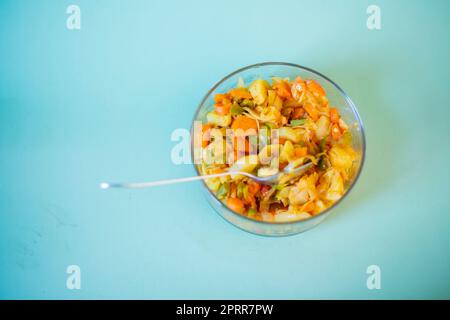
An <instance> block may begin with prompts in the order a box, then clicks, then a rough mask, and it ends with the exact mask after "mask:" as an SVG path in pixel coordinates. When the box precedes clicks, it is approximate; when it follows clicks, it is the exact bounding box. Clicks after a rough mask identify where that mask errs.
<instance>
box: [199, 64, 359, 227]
mask: <svg viewBox="0 0 450 320" xmlns="http://www.w3.org/2000/svg"><path fill="white" fill-rule="evenodd" d="M265 66H288V67H294V68H298V69H301V70H305V71H308V72H311V73H313V74H315V75H316V76H318V77H320V78H322V79H324V80H325V81H328V82H329V83H330V84H331V85H333V86H334V87H335V88H336V89H337V90H338V91H339V93H340V94H341V95H342V96H343V97H344V99H345V101H346V102H347V104H348V105H349V106H350V108H351V109H352V111H353V113H354V114H355V116H356V119H357V121H358V126H359V128H360V132H361V143H362V155H361V164H360V166H359V168H358V172H357V173H356V176H355V179H354V180H353V183H352V184H351V185H350V186H349V187H348V189H347V191H346V192H345V193H344V195H343V196H342V197H341V198H340V199H339V200H337V201H336V202H335V203H333V205H331V206H330V207H328V208H327V209H325V210H324V211H322V212H321V213H319V214H316V215H314V216H311V217H309V218H307V219H299V220H293V221H275V222H270V221H263V220H256V219H253V218H249V217H247V216H245V215H242V214H239V213H237V212H234V211H233V210H231V209H229V208H228V207H227V206H226V205H225V204H223V203H222V201H220V199H218V198H217V197H216V195H215V194H214V192H212V191H211V190H210V189H209V188H208V186H207V185H206V182H205V181H204V180H202V184H203V187H204V188H206V190H207V191H208V192H209V194H210V195H212V196H213V198H214V200H216V201H217V202H218V203H220V205H221V206H222V207H224V208H225V210H228V211H229V212H231V213H232V214H234V215H236V216H237V217H239V218H241V219H244V220H248V221H251V222H253V223H256V224H262V225H293V224H301V223H305V222H307V221H312V220H315V219H317V218H319V217H321V216H322V215H325V214H327V213H329V212H330V211H331V210H332V209H334V208H336V207H337V206H338V205H339V204H340V203H341V202H342V201H343V200H344V199H345V198H346V197H347V195H348V194H349V193H350V192H351V191H352V189H353V187H354V186H355V184H356V183H357V182H358V180H359V177H360V175H361V172H362V169H363V167H364V162H365V158H366V136H365V130H364V125H363V122H362V119H361V116H360V115H359V112H358V109H357V108H356V105H355V103H354V102H353V100H352V99H351V98H350V97H349V96H348V95H347V93H346V92H345V91H344V90H343V89H342V88H341V87H340V86H339V85H338V84H336V83H335V82H334V81H333V80H331V79H330V78H328V77H327V76H325V75H323V74H322V73H320V72H318V71H316V70H314V69H311V68H308V67H305V66H302V65H299V64H295V63H290V62H278V61H268V62H261V63H256V64H251V65H248V66H245V67H242V68H239V69H237V70H235V71H233V72H231V73H230V74H228V75H226V76H225V77H223V78H222V79H220V80H219V81H218V82H216V84H214V86H213V87H212V88H211V89H209V90H208V92H207V93H206V95H205V96H204V97H203V99H202V100H201V102H200V104H199V105H198V107H197V109H196V111H195V113H194V117H193V119H192V121H191V160H192V164H193V166H194V168H195V171H196V172H197V175H201V173H200V172H199V170H198V168H197V165H196V164H195V161H194V143H193V141H194V136H193V134H194V122H195V121H196V119H197V117H198V115H199V113H200V110H201V108H202V106H203V105H204V103H205V102H206V100H207V99H208V97H209V96H210V95H211V94H212V93H213V92H214V90H216V89H217V87H219V86H220V85H221V84H222V83H223V82H225V81H226V80H228V79H230V78H231V77H233V76H235V75H237V74H239V73H241V72H243V71H246V70H249V69H253V68H259V67H265Z"/></svg>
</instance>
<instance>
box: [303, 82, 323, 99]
mask: <svg viewBox="0 0 450 320" xmlns="http://www.w3.org/2000/svg"><path fill="white" fill-rule="evenodd" d="M306 88H308V90H309V91H311V92H312V93H316V94H318V95H319V96H325V95H326V92H325V90H324V89H323V88H322V86H321V85H320V84H319V83H318V82H317V81H316V80H308V81H306Z"/></svg>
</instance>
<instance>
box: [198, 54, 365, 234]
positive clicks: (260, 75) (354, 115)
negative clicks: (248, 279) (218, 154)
mask: <svg viewBox="0 0 450 320" xmlns="http://www.w3.org/2000/svg"><path fill="white" fill-rule="evenodd" d="M297 76H300V77H302V78H303V79H307V80H309V79H314V80H316V81H318V82H319V83H320V84H321V85H322V87H323V88H324V89H325V91H326V92H327V97H328V99H329V101H330V105H331V106H333V107H336V108H337V109H338V110H339V113H340V114H341V117H342V119H343V120H344V121H345V122H346V123H347V124H348V125H349V130H350V131H351V133H352V136H353V142H352V143H353V148H354V150H355V151H356V152H357V153H358V155H359V158H358V161H357V163H355V168H354V170H353V172H354V174H353V176H352V177H350V179H349V181H348V182H347V183H346V185H345V189H346V192H345V194H344V196H343V197H341V198H340V199H339V200H338V201H336V202H335V203H334V204H333V205H332V206H331V207H329V208H328V209H326V210H324V211H323V212H321V213H319V214H317V215H315V216H312V217H310V218H308V219H304V220H297V221H289V222H265V221H259V220H255V219H252V218H248V217H246V216H243V215H240V214H238V213H236V212H234V211H232V210H230V209H228V207H227V206H226V205H225V204H223V203H222V202H221V201H220V200H219V199H217V198H216V196H215V195H214V193H213V192H212V191H211V190H209V188H208V187H207V186H206V184H205V183H204V182H203V189H204V192H205V195H206V199H207V200H208V202H209V204H210V205H211V206H212V207H213V208H214V210H215V211H217V213H219V214H220V215H221V216H222V217H223V218H224V219H225V220H227V221H228V222H230V223H231V224H233V225H234V226H236V227H238V228H240V229H243V230H245V231H248V232H251V233H254V234H258V235H264V236H286V235H293V234H297V233H300V232H303V231H306V230H308V229H311V228H312V227H314V226H316V225H318V224H319V223H321V222H322V221H323V220H324V219H325V218H326V217H328V215H329V214H330V213H331V211H332V210H333V208H335V207H336V206H337V205H338V204H339V203H340V202H341V201H343V199H344V198H345V197H346V195H347V194H348V193H349V192H350V191H351V189H352V187H353V186H354V185H355V183H356V181H357V180H358V177H359V175H360V172H361V170H362V167H363V163H364V158H365V137H364V128H363V124H362V121H361V118H360V116H359V114H358V111H357V110H356V106H355V104H354V103H353V101H352V100H351V99H350V98H349V97H348V96H347V94H346V93H345V92H344V91H343V90H342V89H341V88H340V87H339V86H338V85H337V84H335V83H334V82H333V81H331V80H330V79H328V78H327V77H326V76H324V75H322V74H320V73H319V72H317V71H314V70H312V69H309V68H306V67H302V66H300V65H296V64H293V63H284V62H265V63H259V64H255V65H251V66H248V67H245V68H241V69H239V70H236V71H234V72H232V73H231V74H229V75H227V76H226V77H225V78H223V79H222V80H220V81H219V82H218V83H217V84H215V85H214V86H213V87H212V88H211V90H209V91H208V93H207V94H206V96H205V97H204V98H203V100H202V101H201V103H200V105H199V107H198V109H197V111H196V112H195V115H194V119H193V121H203V122H205V119H206V114H207V113H208V112H210V111H211V110H212V109H213V108H214V95H215V94H216V93H224V92H226V91H229V90H230V89H232V88H234V87H235V86H236V85H237V82H238V79H239V78H242V79H243V80H244V82H245V85H246V86H248V85H249V84H250V83H251V82H252V81H253V80H255V79H265V80H270V79H271V77H282V78H285V77H289V78H290V79H291V80H292V79H295V77H297ZM193 130H194V126H192V128H191V137H192V138H191V139H192V140H191V149H192V153H191V154H192V157H193V155H194V152H193V151H194V150H193V147H194V140H193ZM194 166H195V169H196V171H197V174H200V169H199V167H198V166H197V165H194Z"/></svg>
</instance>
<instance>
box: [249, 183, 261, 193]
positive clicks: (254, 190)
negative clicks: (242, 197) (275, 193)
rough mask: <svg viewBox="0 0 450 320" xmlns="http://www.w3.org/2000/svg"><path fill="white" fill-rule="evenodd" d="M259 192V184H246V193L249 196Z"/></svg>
mask: <svg viewBox="0 0 450 320" xmlns="http://www.w3.org/2000/svg"><path fill="white" fill-rule="evenodd" d="M259 190H261V185H260V184H259V183H256V182H252V183H249V184H248V192H250V193H251V194H256V193H258V191H259Z"/></svg>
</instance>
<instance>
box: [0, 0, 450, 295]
mask: <svg viewBox="0 0 450 320" xmlns="http://www.w3.org/2000/svg"><path fill="white" fill-rule="evenodd" d="M72 3H74V4H76V5H78V6H79V7H80V9H81V30H68V29H67V28H66V19H67V17H68V14H66V8H67V6H68V5H70V4H72ZM370 4H376V5H378V6H379V7H380V8H381V23H382V28H381V30H372V31H371V30H368V28H367V27H366V19H367V17H368V14H367V13H366V9H367V7H368V5H370ZM449 21H450V2H449V1H381V0H380V1H378V0H377V1H376V2H372V1H356V0H355V1H298V0H295V1H294V0H292V1H279V2H274V1H262V0H259V1H245V2H244V1H222V2H217V3H213V2H212V1H202V2H200V1H195V2H189V3H188V2H187V1H159V2H153V1H116V0H114V1H112V0H108V1H106V0H103V1H87V0H74V1H70V2H69V1H13V0H10V1H5V0H2V1H1V2H0V298H6V299H12V298H38V299H47V298H58V299H81V298H193V299H197V298H256V299H259V298H275V299H277V298H280V299H281V298H286V299H303V298H344V299H347V298H364V299H366V298H367V299H380V298H395V299H396V298H450V255H449V246H450V196H449V179H450V172H449V168H448V165H449V163H450V150H449V145H450V144H449V142H450V141H449V137H450V130H449V119H450V105H449V102H450V90H449V81H450V63H449V57H450V42H449V29H450V28H449V27H450V22H449ZM263 61H286V62H293V63H297V64H301V65H304V66H308V67H311V68H313V69H315V70H318V71H319V72H321V73H323V74H325V75H327V76H329V77H330V78H331V79H333V80H334V81H336V82H337V83H338V84H339V85H340V86H342V88H343V89H344V90H345V91H346V92H347V93H348V94H349V95H350V96H351V97H352V99H353V100H354V101H355V103H356V105H357V106H358V108H359V111H360V113H361V116H362V119H363V121H364V124H365V129H366V135H367V136H366V138H367V159H366V164H365V167H364V171H363V173H362V176H361V177H360V180H359V182H358V184H357V185H356V187H355V188H354V190H353V191H352V193H351V194H350V195H349V196H348V197H347V198H346V199H345V201H344V202H343V203H342V205H340V206H339V207H338V208H336V210H335V212H334V213H333V215H332V216H331V217H330V218H329V219H328V220H326V221H325V222H324V223H323V224H321V225H320V226H318V227H317V228H315V229H312V230H310V231H307V232H306V233H303V234H300V235H297V236H292V237H286V238H275V239H274V238H264V237H259V236H255V235H251V234H248V233H245V232H243V231H240V230H239V229H237V228H235V227H233V226H231V225H230V224H228V223H227V222H225V221H224V220H223V219H221V218H220V217H219V216H218V215H217V214H216V213H215V212H213V211H212V210H211V209H210V207H209V206H208V204H207V203H206V201H205V200H204V198H203V194H202V192H201V185H200V184H199V183H198V184H197V183H193V184H180V185H173V186H164V187H160V188H154V189H148V190H137V191H129V190H109V191H105V190H100V189H99V188H98V183H99V182H101V181H105V180H106V181H109V180H112V181H115V180H123V181H135V180H138V181H142V180H144V181H146V180H155V179H164V178H175V177H181V176H190V175H193V174H194V170H193V168H192V166H189V165H174V164H172V162H171V158H170V151H171V149H172V147H173V146H174V144H175V143H174V142H173V141H171V139H170V135H171V133H172V131H173V130H174V129H176V128H189V127H190V121H191V118H192V116H193V113H194V111H195V109H196V107H197V105H198V103H199V101H200V100H201V99H202V97H203V95H204V94H205V93H206V91H207V90H208V89H209V88H210V87H211V86H212V85H213V84H214V83H215V82H216V81H218V80H219V79H220V78H222V77H223V76H225V75H227V74H228V73H230V72H231V71H234V70H235V69H237V68H240V67H243V66H246V65H249V64H253V63H257V62H263ZM69 265H78V266H79V267H80V268H81V289H80V290H69V289H67V288H66V279H67V277H68V275H67V274H66V268H67V266H69ZM369 265H378V266H379V267H380V268H381V286H382V287H381V289H380V290H368V288H367V287H366V279H367V277H368V275H367V274H366V269H367V267H368V266H369Z"/></svg>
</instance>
